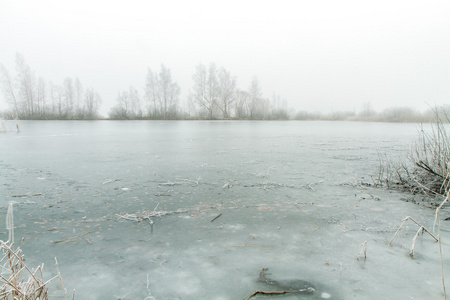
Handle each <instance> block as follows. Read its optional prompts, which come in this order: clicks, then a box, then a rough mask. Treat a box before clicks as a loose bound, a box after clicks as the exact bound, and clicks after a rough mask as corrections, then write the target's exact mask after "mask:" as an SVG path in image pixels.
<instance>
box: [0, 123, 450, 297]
mask: <svg viewBox="0 0 450 300" xmlns="http://www.w3.org/2000/svg"><path fill="white" fill-rule="evenodd" d="M9 125H10V126H11V129H12V127H13V124H12V123H11V124H9ZM20 125H21V129H22V131H21V132H20V133H15V132H13V131H10V132H6V133H5V132H2V133H1V134H0V153H1V155H0V168H1V169H0V174H1V176H2V177H1V178H2V182H1V183H0V197H1V198H0V201H1V202H0V205H1V206H3V212H4V213H2V218H4V216H5V214H6V207H7V204H8V202H11V201H16V202H20V203H18V204H16V205H15V209H16V211H15V221H16V240H20V239H21V238H22V237H23V238H24V240H23V243H21V245H20V247H21V248H22V249H23V250H24V252H25V254H26V256H27V257H28V259H29V261H30V263H35V264H38V263H40V262H45V263H46V269H47V271H48V272H51V273H54V267H53V264H54V263H53V261H54V257H55V256H56V257H58V262H59V265H60V268H61V272H62V275H63V277H64V279H65V286H66V288H67V289H68V290H69V291H71V290H72V289H76V291H77V292H76V293H77V297H76V298H77V299H121V298H122V299H144V298H145V297H146V296H148V291H147V275H148V278H149V289H150V290H151V292H152V295H153V296H154V297H155V298H156V299H244V298H246V297H248V296H249V295H250V294H252V293H253V292H254V291H255V290H271V288H272V287H271V286H270V285H269V286H267V285H264V284H263V283H261V282H258V276H259V271H260V270H261V269H262V268H269V272H270V273H271V275H270V278H271V279H273V280H276V281H280V280H281V281H283V280H294V281H295V280H302V281H306V282H310V283H311V284H312V285H313V286H314V287H315V289H316V292H315V293H313V294H308V295H294V294H291V295H287V296H277V297H281V298H283V299H323V298H326V297H328V296H330V299H382V298H384V299H388V298H389V299H410V298H411V297H413V298H414V299H440V298H441V296H442V291H441V290H442V289H441V288H440V268H439V258H438V254H437V253H438V248H437V246H436V245H437V244H435V243H433V242H432V240H431V239H429V238H428V237H427V236H424V237H423V238H421V239H420V241H419V242H418V243H419V245H417V246H416V247H417V250H416V251H417V255H416V259H414V260H412V259H410V258H409V257H408V253H409V251H408V247H410V240H411V239H412V237H413V235H414V233H415V231H416V230H417V228H416V227H414V226H413V225H408V227H407V228H406V229H405V230H404V231H402V233H401V237H400V239H399V240H397V242H396V244H395V243H394V247H389V246H388V245H387V242H389V240H390V238H391V237H392V235H393V233H394V232H395V229H396V226H398V225H399V224H400V222H401V220H402V219H403V218H404V217H405V216H407V215H412V216H414V217H415V218H416V219H418V220H421V221H423V222H424V223H425V225H427V226H430V225H431V224H432V221H433V220H432V218H433V211H432V210H430V209H427V208H423V207H420V206H417V205H413V204H411V203H406V202H403V201H400V198H402V197H403V198H405V197H408V195H405V194H401V193H397V192H392V191H386V190H377V189H370V188H367V187H364V186H360V185H359V183H361V182H364V183H372V180H371V176H372V175H374V174H375V173H376V172H377V166H378V155H379V153H386V154H388V155H389V156H391V157H394V158H400V159H401V158H404V157H405V156H406V154H407V153H408V151H409V149H410V147H411V145H412V142H413V141H414V140H415V138H416V135H417V126H416V125H413V124H384V123H355V122H201V121H191V122H159V121H154V122H147V121H116V122H114V121H94V122H77V121H73V122H72V121H21V123H20ZM37 193H43V195H40V196H32V197H12V196H13V195H21V194H37ZM157 205H158V208H157V210H165V211H172V210H177V209H187V210H189V212H188V213H184V214H177V215H168V216H164V217H162V218H161V219H154V221H155V225H154V226H153V232H151V230H150V229H151V227H150V225H149V224H148V223H145V222H143V223H133V222H131V221H125V220H119V221H117V220H116V219H117V217H116V214H121V215H123V214H125V213H136V212H138V211H143V210H147V211H152V210H153V209H154V208H155V207H156V206H157ZM220 213H222V215H221V216H220V217H219V218H217V219H216V220H215V221H214V222H211V220H212V219H213V218H214V217H215V216H217V215H219V214H220ZM3 220H4V219H3ZM445 226H447V229H448V225H447V224H445ZM55 228H56V229H55ZM89 231H93V232H92V233H89V234H87V235H85V236H83V237H80V238H78V239H77V240H76V242H75V243H64V244H61V243H58V244H53V243H52V242H51V241H58V240H62V239H64V238H67V237H71V236H76V235H79V234H82V233H85V232H89ZM445 234H447V235H448V232H446V233H445ZM2 239H7V235H6V233H5V234H3V237H2ZM86 239H87V240H86ZM448 240H450V236H449V237H448V238H447V241H448ZM364 241H367V245H368V259H367V260H366V261H365V262H363V261H360V260H357V258H358V253H359V251H360V244H361V243H363V242H364ZM444 241H445V240H444ZM401 246H402V247H401ZM444 246H447V247H448V243H446V244H444ZM259 298H263V297H262V296H258V297H254V298H253V299H259Z"/></svg>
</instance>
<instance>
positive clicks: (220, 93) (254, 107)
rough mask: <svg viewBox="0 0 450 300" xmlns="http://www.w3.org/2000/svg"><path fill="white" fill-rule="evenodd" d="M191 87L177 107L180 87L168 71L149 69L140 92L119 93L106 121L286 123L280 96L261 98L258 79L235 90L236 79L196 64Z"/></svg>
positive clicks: (209, 67)
mask: <svg viewBox="0 0 450 300" xmlns="http://www.w3.org/2000/svg"><path fill="white" fill-rule="evenodd" d="M192 79H193V86H192V88H191V90H190V92H189V95H188V98H187V101H185V103H184V105H181V101H180V91H181V90H180V86H179V85H178V84H177V83H176V82H175V81H174V80H173V78H172V75H171V72H170V69H168V68H167V67H165V66H164V65H162V66H161V69H160V71H159V72H154V71H153V70H151V69H149V70H148V73H147V77H146V81H145V86H144V88H143V93H142V97H141V96H140V94H139V91H138V90H137V89H136V88H134V87H130V88H129V89H128V90H127V91H122V92H119V94H118V96H117V99H116V104H115V106H114V107H113V108H112V109H111V110H110V112H109V117H110V119H123V120H129V119H162V120H173V119H207V120H218V119H249V120H274V119H276V120H287V119H288V118H289V115H288V108H287V102H286V100H285V99H282V98H281V97H280V96H277V95H274V96H272V98H271V99H268V98H266V97H264V96H263V94H262V91H261V87H260V85H259V82H258V79H257V78H256V77H254V78H253V80H252V82H251V84H250V86H249V88H248V90H239V89H238V88H237V79H236V76H233V75H232V74H231V73H230V72H229V71H228V70H226V69H225V68H217V67H216V65H215V64H213V63H211V64H210V65H209V66H208V67H207V66H205V65H203V64H200V65H198V66H197V68H196V71H195V73H194V74H193V76H192Z"/></svg>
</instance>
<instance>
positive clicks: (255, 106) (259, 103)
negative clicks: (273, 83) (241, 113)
mask: <svg viewBox="0 0 450 300" xmlns="http://www.w3.org/2000/svg"><path fill="white" fill-rule="evenodd" d="M248 93H249V97H250V99H249V105H248V111H249V118H250V119H252V120H255V119H263V118H264V113H265V112H264V101H263V98H262V92H261V87H260V86H259V82H258V78H257V77H254V78H253V79H252V82H251V83H250V87H249V89H248Z"/></svg>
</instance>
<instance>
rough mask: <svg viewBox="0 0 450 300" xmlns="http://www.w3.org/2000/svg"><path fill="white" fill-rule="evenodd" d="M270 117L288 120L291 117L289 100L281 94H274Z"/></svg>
mask: <svg viewBox="0 0 450 300" xmlns="http://www.w3.org/2000/svg"><path fill="white" fill-rule="evenodd" d="M271 107H272V109H271V114H270V118H271V119H274V120H287V119H289V115H288V108H287V101H286V99H283V98H282V97H281V96H279V95H276V94H273V96H272V103H271Z"/></svg>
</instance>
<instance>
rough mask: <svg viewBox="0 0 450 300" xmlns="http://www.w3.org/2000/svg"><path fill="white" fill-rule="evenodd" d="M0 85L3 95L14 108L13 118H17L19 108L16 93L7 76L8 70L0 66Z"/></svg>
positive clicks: (8, 75)
mask: <svg viewBox="0 0 450 300" xmlns="http://www.w3.org/2000/svg"><path fill="white" fill-rule="evenodd" d="M0 76H1V78H0V80H1V81H0V84H1V88H2V92H3V95H4V96H5V98H6V100H7V101H8V103H9V104H10V105H12V106H13V107H14V118H15V119H18V118H19V106H18V99H17V91H16V88H15V86H14V82H13V80H12V78H11V75H10V74H9V72H8V70H6V68H5V66H4V65H2V64H0Z"/></svg>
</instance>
